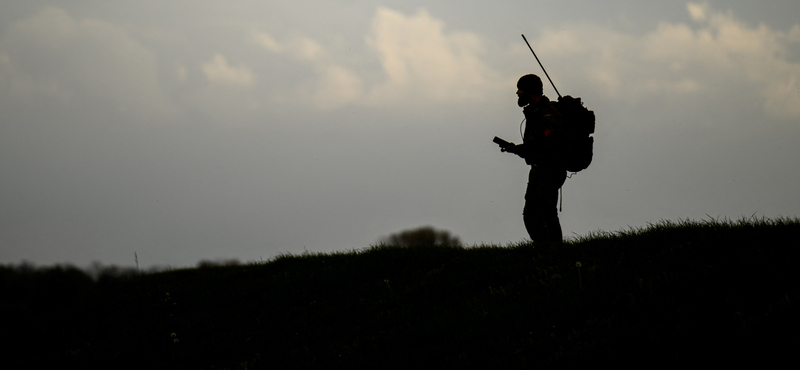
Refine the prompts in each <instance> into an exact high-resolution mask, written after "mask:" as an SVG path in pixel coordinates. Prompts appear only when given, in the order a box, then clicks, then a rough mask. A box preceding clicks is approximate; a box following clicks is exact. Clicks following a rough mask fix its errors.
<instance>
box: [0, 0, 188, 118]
mask: <svg viewBox="0 0 800 370" xmlns="http://www.w3.org/2000/svg"><path fill="white" fill-rule="evenodd" d="M0 55H1V56H2V58H0V59H2V60H1V61H0V91H4V93H3V94H0V96H3V97H2V98H0V104H22V105H25V106H29V107H32V108H34V109H36V108H37V107H48V108H50V107H54V106H61V107H64V106H66V107H70V108H79V111H83V112H95V111H98V108H99V107H101V108H104V109H108V108H110V109H112V110H113V111H115V112H117V113H120V112H125V113H126V114H131V115H133V116H135V117H137V119H151V118H154V117H162V118H163V117H167V116H171V115H173V114H175V113H176V112H177V109H176V108H175V107H174V106H173V104H172V102H171V101H170V99H169V98H168V97H167V96H166V95H165V93H164V91H163V90H162V88H161V86H160V83H159V79H158V66H157V63H156V60H157V57H156V54H155V52H153V51H152V50H150V49H148V48H147V47H145V46H143V45H142V44H141V43H140V42H139V41H138V40H136V39H135V38H133V37H131V35H130V34H129V33H128V32H127V31H126V30H125V29H124V28H123V27H119V26H117V25H115V24H113V23H109V22H106V21H103V20H101V19H96V18H84V19H80V20H77V19H74V18H73V17H71V16H70V15H69V14H68V13H67V12H65V11H64V10H62V9H59V8H56V7H45V8H42V9H41V10H40V11H38V12H37V13H35V14H34V15H32V16H31V17H28V18H26V19H23V20H20V21H17V22H15V23H14V24H12V25H11V26H10V27H9V28H8V30H7V32H6V33H5V36H4V37H3V39H2V40H0Z"/></svg>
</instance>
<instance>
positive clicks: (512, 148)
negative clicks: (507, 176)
mask: <svg viewBox="0 0 800 370" xmlns="http://www.w3.org/2000/svg"><path fill="white" fill-rule="evenodd" d="M509 144H511V145H510V146H507V147H505V148H502V147H501V148H500V151H501V152H503V153H505V152H509V153H514V154H517V145H516V144H514V143H509Z"/></svg>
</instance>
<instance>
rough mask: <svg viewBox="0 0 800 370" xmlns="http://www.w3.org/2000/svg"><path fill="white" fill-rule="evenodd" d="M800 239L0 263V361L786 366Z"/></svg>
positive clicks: (775, 226) (730, 226) (712, 228)
mask: <svg viewBox="0 0 800 370" xmlns="http://www.w3.org/2000/svg"><path fill="white" fill-rule="evenodd" d="M799 236H800V221H798V220H797V219H781V220H764V219H762V220H748V221H738V222H728V221H726V222H723V221H714V220H712V221H703V222H688V221H687V222H677V223H673V222H662V223H660V224H658V225H651V226H649V227H647V228H643V229H637V230H628V231H624V232H616V233H608V234H597V235H593V236H589V237H585V238H582V240H576V241H572V242H570V243H566V244H564V245H558V246H555V245H549V246H537V247H535V248H534V247H532V246H530V245H524V244H523V245H511V246H505V247H499V246H481V247H471V248H452V247H439V246H424V247H397V246H375V247H372V248H369V249H365V250H360V251H352V252H343V253H335V254H319V255H303V256H283V257H280V258H277V259H275V260H272V261H270V262H267V263H259V264H251V265H243V266H230V267H211V268H201V269H186V270H177V271H170V272H163V273H157V274H142V275H126V274H116V275H115V274H106V275H105V276H101V278H100V279H99V280H97V281H95V280H93V279H92V278H89V277H88V276H87V275H86V274H84V273H83V272H81V271H79V270H77V269H74V268H69V267H51V268H39V269H32V268H26V267H3V268H0V284H2V285H0V289H2V290H1V291H0V294H2V304H1V306H0V313H2V317H3V321H4V324H3V337H4V338H6V339H7V340H6V341H8V340H10V341H11V344H10V345H8V344H7V345H5V347H4V348H3V353H4V355H3V356H2V358H1V359H0V367H2V368H4V369H32V368H49V367H51V366H55V365H57V366H59V367H65V366H74V365H77V366H81V368H114V369H116V368H137V369H151V368H157V369H158V368H165V369H167V368H169V369H212V368H214V369H222V368H230V369H293V368H305V369H315V368H317V369H319V368H324V369H333V368H378V369H409V368H419V367H421V366H424V367H438V368H503V369H505V368H530V367H532V366H535V365H549V366H562V365H563V366H569V365H579V364H581V365H590V364H591V365H600V364H612V365H616V366H620V365H633V366H641V367H652V366H654V365H656V366H657V365H660V364H665V363H673V364H676V365H687V364H692V365H699V366H704V365H705V366H714V367H718V366H724V365H729V364H737V365H742V364H744V363H752V364H757V365H761V366H770V365H777V364H783V363H785V362H786V361H790V362H789V363H792V362H794V361H793V359H791V357H790V356H791V355H792V354H793V353H794V351H795V349H796V343H797V339H796V337H797V332H798V320H797V314H798V310H797V308H796V307H797V302H798V299H800V298H798V295H797V292H798V288H797V280H795V279H797V277H796V275H797V273H796V271H797V267H796V264H795V262H796V257H795V253H796V251H797V250H798V247H799V246H800V241H799V240H800V239H798V237H799ZM577 262H580V267H577V266H576V263H577Z"/></svg>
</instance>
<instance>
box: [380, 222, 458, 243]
mask: <svg viewBox="0 0 800 370" xmlns="http://www.w3.org/2000/svg"><path fill="white" fill-rule="evenodd" d="M381 241H382V242H384V243H386V244H392V245H406V246H411V245H448V246H453V247H460V246H461V241H460V240H459V239H458V237H457V236H450V232H449V231H445V230H436V229H434V228H433V227H432V226H421V227H418V228H416V229H412V230H404V231H401V232H399V233H395V234H391V235H389V236H388V237H385V238H383V239H381Z"/></svg>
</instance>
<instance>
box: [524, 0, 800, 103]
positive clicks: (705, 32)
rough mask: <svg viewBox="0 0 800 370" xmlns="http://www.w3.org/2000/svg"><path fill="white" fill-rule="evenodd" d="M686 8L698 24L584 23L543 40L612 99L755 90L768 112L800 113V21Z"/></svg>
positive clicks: (559, 58) (560, 61)
mask: <svg viewBox="0 0 800 370" xmlns="http://www.w3.org/2000/svg"><path fill="white" fill-rule="evenodd" d="M686 9H687V11H688V13H689V15H690V17H691V18H692V20H693V21H694V22H695V23H694V24H684V23H677V24H671V23H661V24H659V25H658V27H657V28H656V29H655V30H654V31H652V32H649V33H647V34H644V35H631V34H626V33H622V32H618V31H615V30H613V29H610V28H607V27H602V26H598V25H592V24H578V25H571V26H570V27H563V28H559V29H558V30H552V29H550V30H545V31H544V32H543V33H542V35H541V37H540V38H539V40H537V41H536V44H537V45H538V46H539V47H540V48H541V49H543V50H546V51H547V55H548V56H549V58H554V59H555V60H553V61H552V62H551V63H553V64H555V65H559V64H561V65H570V66H572V71H574V72H575V73H573V75H574V76H573V77H572V78H573V82H574V83H580V82H584V83H585V82H589V83H591V84H593V85H594V86H596V87H597V88H598V89H599V90H600V91H602V92H603V93H604V94H607V95H609V96H610V97H612V98H619V99H621V98H625V99H637V98H641V97H646V96H669V95H681V94H693V95H695V96H698V97H699V96H701V95H700V94H715V93H730V92H731V91H732V90H737V91H740V92H741V94H750V92H751V91H755V92H756V93H757V96H753V97H752V99H757V98H761V99H763V100H764V104H763V105H762V107H763V110H764V112H765V113H767V114H769V115H771V116H774V117H782V118H800V108H797V107H800V93H798V90H800V84H799V83H798V81H800V63H797V62H791V61H790V60H789V59H788V57H787V55H789V50H790V48H791V47H792V46H794V44H795V43H797V42H798V40H800V25H795V26H794V27H792V29H791V30H790V31H789V32H779V31H775V30H772V29H769V28H768V27H767V26H765V25H759V26H758V27H751V26H748V25H746V24H745V23H744V22H742V21H740V20H738V19H737V18H736V17H734V16H733V15H732V14H731V13H730V12H728V13H724V12H719V11H715V10H713V9H711V8H710V6H708V5H707V4H698V3H689V4H687V6H686Z"/></svg>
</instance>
